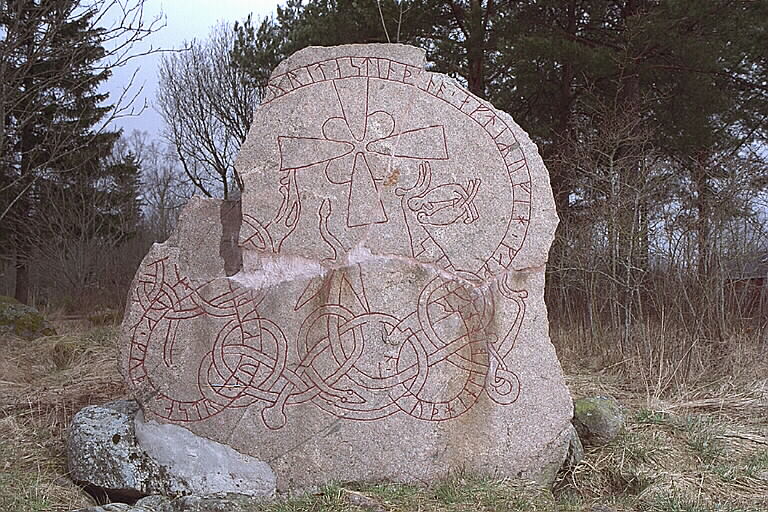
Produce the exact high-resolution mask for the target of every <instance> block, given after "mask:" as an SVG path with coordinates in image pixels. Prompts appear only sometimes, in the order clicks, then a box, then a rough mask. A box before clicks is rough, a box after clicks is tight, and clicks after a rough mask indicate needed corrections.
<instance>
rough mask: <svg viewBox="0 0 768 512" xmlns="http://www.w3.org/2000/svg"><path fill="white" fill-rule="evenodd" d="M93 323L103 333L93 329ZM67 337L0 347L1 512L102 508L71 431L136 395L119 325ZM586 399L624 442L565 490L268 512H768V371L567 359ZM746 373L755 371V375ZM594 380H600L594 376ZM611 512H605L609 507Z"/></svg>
mask: <svg viewBox="0 0 768 512" xmlns="http://www.w3.org/2000/svg"><path fill="white" fill-rule="evenodd" d="M90 323H93V322H92V321H91V322H90ZM56 328H57V331H58V332H61V333H64V334H61V335H58V336H47V337H43V338H39V339H37V340H34V341H26V340H23V339H21V338H16V337H6V338H3V339H0V346H2V347H3V348H4V355H5V357H4V358H3V360H2V361H0V511H18V512H33V511H34V512H37V511H68V510H72V509H76V508H79V507H85V506H89V505H91V504H93V502H92V501H91V499H90V497H89V496H88V495H87V494H85V493H84V492H83V491H81V490H80V489H79V488H78V487H76V486H75V485H73V484H72V483H71V482H69V480H68V479H67V476H66V463H65V453H64V440H65V433H66V426H67V423H68V422H69V420H70V419H71V417H72V416H73V415H74V413H75V412H77V410H78V409H79V408H81V407H83V406H85V405H88V404H92V403H103V402H105V401H108V400H110V399H113V398H117V397H121V396H124V395H125V389H124V387H123V385H122V382H121V378H120V376H119V374H118V372H117V368H116V362H115V354H116V350H117V349H116V337H117V327H116V326H100V327H89V322H88V320H83V321H79V322H78V321H69V322H66V323H63V322H57V325H56ZM561 354H565V355H564V356H563V362H564V367H565V369H566V374H567V380H568V383H569V386H570V388H571V391H572V393H573V395H574V397H582V396H591V395H595V394H610V395H613V396H614V397H616V398H617V399H618V400H619V401H620V402H621V403H622V404H623V406H625V407H626V409H627V411H626V413H627V426H626V429H625V431H624V433H623V434H621V436H620V437H619V438H618V439H617V440H616V441H614V442H613V443H611V444H609V445H608V446H605V447H601V448H593V449H589V448H588V449H587V450H586V453H585V458H584V460H583V461H582V462H581V463H580V464H579V465H578V466H576V467H575V468H573V469H572V470H570V471H567V472H562V473H561V474H560V476H559V480H558V482H557V483H556V485H555V487H554V489H553V490H541V489H536V488H533V487H529V486H526V485H524V484H522V483H519V482H511V481H494V480H488V479H482V478H475V477H473V476H471V475H455V476H454V477H453V478H451V479H450V480H448V481H446V482H443V483H441V484H440V485H436V486H434V487H432V488H428V489H427V488H420V487H412V486H402V485H387V486H349V485H347V486H331V487H329V488H327V489H326V490H324V491H323V492H322V493H318V494H316V495H311V496H307V497H305V498H303V499H301V500H294V501H290V502H286V503H282V504H278V505H270V506H264V507H263V508H260V509H259V510H264V511H265V512H278V511H281V512H288V511H294V512H301V511H325V510H327V511H339V512H340V511H350V512H351V511H364V510H367V511H380V512H416V511H419V512H422V511H423V512H426V511H478V510H487V511H521V512H522V511H544V512H550V511H551V512H580V511H585V512H586V511H593V512H597V511H600V512H602V511H607V510H611V511H617V512H647V511H650V512H765V511H766V510H768V372H767V371H766V368H768V364H767V363H768V362H767V361H766V354H765V350H762V351H760V352H758V353H756V354H752V355H749V356H748V357H745V358H744V361H745V363H744V365H748V370H749V371H744V372H739V375H735V374H730V375H723V374H722V373H720V374H719V375H718V376H714V375H713V376H711V378H709V379H701V378H699V379H697V380H696V381H695V384H692V385H689V386H681V385H675V386H672V385H671V381H668V380H663V381H662V380H661V379H657V380H654V381H649V379H647V378H646V379H643V378H642V375H643V374H642V373H641V374H640V376H639V377H638V376H636V375H634V376H633V375H631V374H628V373H627V372H621V371H617V370H616V367H608V368H603V369H600V370H598V369H595V366H596V365H595V362H594V360H590V361H588V362H586V363H585V362H584V361H579V360H577V359H578V358H575V357H570V356H569V355H568V351H567V350H562V351H561ZM745 367H746V366H745ZM587 368H591V369H589V370H587ZM601 506H602V507H607V508H601Z"/></svg>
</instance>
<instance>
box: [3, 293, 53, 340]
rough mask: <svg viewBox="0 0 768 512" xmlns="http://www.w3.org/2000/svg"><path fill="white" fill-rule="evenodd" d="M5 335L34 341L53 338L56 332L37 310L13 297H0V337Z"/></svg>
mask: <svg viewBox="0 0 768 512" xmlns="http://www.w3.org/2000/svg"><path fill="white" fill-rule="evenodd" d="M3 334H13V335H15V336H18V337H20V338H25V339H28V340H32V339H35V338H39V337H40V336H53V335H54V334H56V330H55V329H54V328H53V327H52V326H51V325H50V324H49V323H48V321H47V320H46V319H45V317H44V316H43V315H42V313H40V311H38V310H37V309H35V308H33V307H32V306H27V305H26V304H22V303H20V302H19V301H17V300H16V299H14V298H12V297H6V296H0V335H3Z"/></svg>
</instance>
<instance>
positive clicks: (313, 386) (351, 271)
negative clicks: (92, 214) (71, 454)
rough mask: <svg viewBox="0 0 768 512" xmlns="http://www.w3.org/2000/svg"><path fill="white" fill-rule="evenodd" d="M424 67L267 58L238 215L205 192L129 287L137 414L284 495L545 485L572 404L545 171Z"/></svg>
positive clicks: (374, 53)
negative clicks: (551, 321) (362, 484)
mask: <svg viewBox="0 0 768 512" xmlns="http://www.w3.org/2000/svg"><path fill="white" fill-rule="evenodd" d="M424 68H425V60H424V52H423V51H422V50H419V49H416V48H413V47H409V46H404V45H350V46H342V47H335V48H307V49H305V50H302V51H300V52H298V53H297V54H295V55H293V56H292V57H290V58H289V59H287V60H286V61H284V62H283V63H281V64H280V65H279V66H278V68H277V69H276V70H275V72H274V73H273V74H272V77H271V79H270V82H269V85H268V87H267V93H266V97H265V99H264V101H263V102H262V104H261V105H260V106H259V107H258V108H257V110H256V112H255V116H254V121H253V124H252V128H251V133H250V134H249V136H248V139H247V141H246V142H245V144H244V145H243V148H242V149H241V152H240V155H239V157H238V162H237V168H238V170H239V172H240V175H241V176H242V178H243V181H244V184H245V189H244V191H243V195H242V204H241V211H240V210H236V208H237V207H236V205H235V204H233V203H230V202H221V201H215V200H203V199H194V200H193V201H192V202H191V203H190V204H189V205H188V206H187V208H186V209H185V211H184V212H183V214H182V217H181V219H180V222H179V225H178V228H177V230H176V232H175V233H174V235H173V236H172V237H171V238H170V239H169V240H168V241H167V242H166V243H165V244H158V245H155V246H153V247H152V249H151V250H150V252H149V254H148V255H147V257H146V258H145V260H144V261H143V263H142V265H141V268H140V269H139V271H138V273H137V275H136V278H135V280H134V283H133V286H132V288H131V291H130V296H129V299H128V307H127V312H126V316H125V319H124V322H123V336H122V341H121V346H122V354H121V368H122V372H123V374H124V376H125V378H126V381H127V383H128V385H129V387H130V388H131V390H132V391H133V393H134V395H135V396H136V397H137V399H138V400H139V401H140V402H141V403H142V405H143V407H144V410H145V413H146V414H147V418H148V419H149V420H153V421H157V422H159V423H168V424H175V425H180V426H183V427H185V428H187V429H189V430H191V431H192V432H194V433H195V434H197V435H200V436H203V437H206V438H208V439H212V440H214V441H217V442H219V443H223V444H226V445H228V446H231V447H232V448H234V449H235V450H237V451H238V452H240V453H243V454H247V455H250V456H252V457H254V458H256V459H258V460H262V461H267V462H268V463H269V465H270V466H271V467H272V469H273V470H274V471H275V473H276V475H277V484H278V489H279V490H284V491H291V490H306V489H311V488H315V487H318V486H320V485H322V484H325V483H327V482H329V481H363V480H369V481H378V480H395V481H404V482H429V481H433V480H436V479H439V478H441V477H444V476H446V475H448V474H450V473H451V472H455V471H458V470H465V471H467V472H473V473H481V474H489V475H495V476H500V477H505V476H510V477H511V476H519V477H523V478H534V479H540V480H551V479H552V478H554V474H555V472H556V470H557V469H558V468H559V467H560V466H561V465H562V462H563V460H564V458H565V456H566V453H567V450H568V444H569V440H570V437H569V435H570V429H571V427H570V419H571V417H572V402H571V399H570V396H569V393H568V390H567V388H566V386H565V382H564V379H563V375H562V371H561V368H560V365H559V363H558V361H557V357H556V355H555V351H554V348H553V347H552V344H551V343H550V340H549V335H548V325H547V312H546V306H545V304H544V299H543V291H544V271H545V265H546V261H547V253H548V250H549V247H550V245H551V242H552V239H553V236H554V232H555V228H556V226H557V222H558V219H557V215H556V213H555V206H554V201H553V198H552V191H551V188H550V184H549V178H548V174H547V170H546V168H545V167H544V165H543V163H542V161H541V158H540V157H539V154H538V151H537V149H536V146H535V145H534V144H533V142H531V140H530V138H529V137H528V135H527V134H526V133H525V132H523V131H522V130H521V129H520V127H519V126H517V124H516V123H515V122H514V121H513V120H512V118H511V117H510V116H509V115H508V114H505V113H504V112H500V111H497V110H495V109H494V108H493V106H492V105H490V104H489V103H487V102H485V101H483V100H480V99H478V98H476V97H474V96H473V95H471V94H470V93H469V92H467V91H466V90H465V89H463V88H462V87H461V85H459V84H458V83H457V82H455V81H454V80H452V79H450V78H448V77H446V76H443V75H439V74H435V73H429V72H427V71H425V69H424ZM235 240H236V241H237V243H236V244H234V243H233V241H235Z"/></svg>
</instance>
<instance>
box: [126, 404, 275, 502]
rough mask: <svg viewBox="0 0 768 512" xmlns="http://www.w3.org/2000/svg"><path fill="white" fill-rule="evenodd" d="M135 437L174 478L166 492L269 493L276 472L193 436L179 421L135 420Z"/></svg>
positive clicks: (273, 487)
mask: <svg viewBox="0 0 768 512" xmlns="http://www.w3.org/2000/svg"><path fill="white" fill-rule="evenodd" d="M135 428H136V439H137V440H138V442H139V446H141V448H142V449H143V450H144V451H145V452H146V453H147V455H148V456H149V457H150V458H151V459H152V460H153V461H155V462H157V463H158V464H159V465H160V466H161V467H163V468H165V470H166V473H167V474H168V475H169V476H170V475H172V476H173V478H172V479H171V478H169V479H168V485H167V486H166V489H165V492H166V494H170V495H172V496H181V495H187V494H194V495H200V496H209V495H223V494H231V493H233V494H242V495H246V496H272V495H273V494H274V493H275V474H274V472H273V471H272V469H271V468H270V467H269V464H267V463H266V462H262V461H259V460H255V459H254V458H253V457H248V456H247V455H243V454H240V453H238V452H236V451H235V450H233V449H232V448H230V447H229V446H226V445H223V444H220V443H217V442H215V441H210V440H208V439H204V438H202V437H199V436H196V435H195V434H193V433H192V432H190V431H189V430H187V429H185V428H183V427H180V426H178V425H171V424H159V423H157V422H155V421H148V422H145V421H144V420H143V417H142V415H141V414H139V415H138V416H137V418H136V421H135Z"/></svg>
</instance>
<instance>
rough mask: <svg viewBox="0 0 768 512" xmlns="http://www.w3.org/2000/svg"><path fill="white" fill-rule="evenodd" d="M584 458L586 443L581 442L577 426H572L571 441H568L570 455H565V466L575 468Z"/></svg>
mask: <svg viewBox="0 0 768 512" xmlns="http://www.w3.org/2000/svg"><path fill="white" fill-rule="evenodd" d="M582 460H584V445H583V444H582V443H581V439H580V438H579V433H578V431H577V430H576V427H573V426H572V427H571V435H570V441H569V443H568V455H566V457H565V463H564V464H563V467H564V468H565V469H573V468H575V467H576V466H578V465H579V463H580V462H581V461H582Z"/></svg>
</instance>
